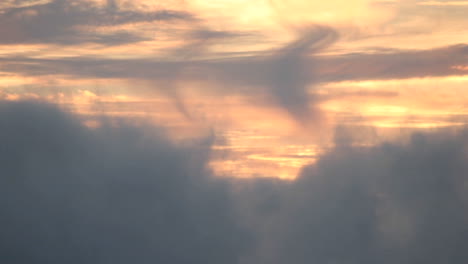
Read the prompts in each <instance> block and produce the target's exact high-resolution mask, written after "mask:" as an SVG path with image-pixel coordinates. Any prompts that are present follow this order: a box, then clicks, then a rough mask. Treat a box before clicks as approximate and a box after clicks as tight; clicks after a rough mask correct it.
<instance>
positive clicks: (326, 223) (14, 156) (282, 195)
mask: <svg viewBox="0 0 468 264" xmlns="http://www.w3.org/2000/svg"><path fill="white" fill-rule="evenodd" d="M0 107H1V111H0V126H1V127H0V128H1V130H0V131H1V132H0V142H1V146H2V148H1V149H0V160H1V163H2V167H1V168H0V172H1V173H0V175H1V177H0V182H1V185H0V186H1V187H0V188H1V192H0V197H1V199H0V201H1V202H0V208H1V211H2V218H1V219H0V224H1V226H2V231H1V234H2V235H1V236H0V244H1V245H2V246H1V247H0V253H1V254H0V255H1V259H2V261H4V262H9V263H31V262H47V263H63V262H67V263H83V262H86V263H130V262H138V263H154V262H171V263H193V262H203V263H220V262H223V263H246V264H250V263H252V264H253V263H284V262H288V263H293V264H296V263H311V262H320V263H376V262H379V263H404V264H406V263H407V264H410V263H415V262H424V263H429V264H432V263H434V264H435V263H440V262H443V261H447V262H457V263H463V262H466V261H467V260H468V254H467V253H466V250H465V248H464V245H466V243H467V242H468V241H467V237H468V236H467V235H468V234H467V232H468V231H467V229H466V226H467V224H468V213H467V210H466V208H467V206H468V196H467V195H466V193H467V190H466V188H467V182H468V179H467V177H466V175H468V166H467V165H466V164H467V162H466V160H467V153H468V152H467V146H468V134H467V133H466V131H462V132H450V131H441V132H438V133H433V134H414V135H413V136H412V137H411V138H410V139H409V140H408V141H407V142H403V143H384V144H380V145H376V146H373V147H359V146H354V145H353V142H352V141H350V140H349V138H350V137H348V135H347V134H340V133H337V140H336V144H337V146H336V147H335V148H334V149H331V150H330V151H329V152H328V153H327V154H325V155H322V156H321V157H320V159H319V160H318V161H317V163H316V164H313V165H310V166H308V167H306V168H305V169H304V170H303V171H302V173H301V174H300V175H299V177H298V178H297V179H296V180H293V181H288V182H284V181H280V180H277V179H276V180H270V179H253V180H223V179H216V178H213V177H212V176H211V173H209V172H208V171H207V170H206V169H205V162H206V157H207V153H208V152H209V146H210V144H209V141H210V140H208V141H206V140H205V141H204V142H203V141H202V142H200V143H199V144H194V145H192V146H191V147H190V146H185V147H184V146H177V145H174V143H171V142H170V141H168V140H166V139H165V136H164V134H163V132H162V131H157V130H156V131H155V130H153V129H154V128H151V129H150V128H148V127H145V126H141V125H135V124H134V125H131V124H128V123H127V124H126V123H125V122H118V121H116V120H113V121H112V122H109V121H111V120H107V121H106V119H103V120H102V121H103V123H102V126H100V127H97V128H94V129H88V128H85V127H84V126H82V125H81V124H80V123H79V121H78V120H77V119H75V117H73V116H71V115H69V114H67V113H64V112H61V111H58V110H57V109H55V108H54V107H51V106H47V105H44V104H39V103H30V102H29V103H25V102H20V103H7V102H2V103H1V105H0Z"/></svg>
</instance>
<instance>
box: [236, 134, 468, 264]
mask: <svg viewBox="0 0 468 264" xmlns="http://www.w3.org/2000/svg"><path fill="white" fill-rule="evenodd" d="M343 136H345V135H341V136H340V137H341V138H342V139H344V138H345V137H343ZM337 143H339V144H338V146H337V147H336V148H335V149H333V150H332V151H330V152H329V153H327V154H326V155H324V156H322V157H321V158H320V159H319V160H318V162H317V164H315V165H311V166H309V167H306V168H305V169H304V170H303V171H302V173H301V175H300V176H299V178H298V179H296V180H295V181H293V182H291V183H287V184H283V185H280V186H278V185H277V184H274V182H271V183H270V185H272V186H273V187H271V186H270V187H266V188H265V186H268V184H265V183H260V184H253V186H254V188H252V187H249V185H248V186H247V187H244V191H245V192H246V193H247V194H242V197H245V200H242V199H243V198H240V199H241V204H242V205H243V206H241V208H243V212H244V214H245V215H247V218H248V219H249V221H250V223H253V224H252V226H255V228H256V229H259V230H260V231H258V232H259V234H260V237H261V238H260V239H259V241H261V242H260V244H259V245H258V247H257V250H258V251H257V252H256V254H253V256H252V257H251V259H250V261H251V262H250V263H285V262H288V263H294V264H296V263H403V264H410V263H418V262H421V263H429V264H431V263H440V262H443V261H446V262H453V263H462V262H465V261H467V259H468V254H467V253H466V251H465V249H464V246H463V245H465V244H466V243H467V242H468V241H467V237H468V236H467V235H468V229H467V228H466V226H467V224H468V212H467V210H466V208H467V205H468V196H467V195H466V193H467V185H466V184H467V182H468V178H467V176H466V175H468V174H467V172H468V166H467V165H466V164H467V162H466V161H467V146H468V134H467V133H466V131H463V132H460V133H456V134H453V133H451V132H438V133H434V134H414V135H413V136H412V137H411V139H410V140H409V142H408V143H401V144H396V143H384V144H381V145H377V146H374V147H371V148H368V147H367V148H366V147H357V146H356V147H353V146H352V145H351V144H350V143H351V142H349V141H348V140H346V139H345V140H344V141H343V140H338V141H337ZM250 186H252V185H250ZM247 203H250V205H251V207H248V206H247V209H246V206H245V204H247ZM252 212H257V214H254V215H255V216H254V217H252ZM261 212H264V213H263V214H262V213H261ZM252 219H254V220H252ZM255 220H256V221H255Z"/></svg>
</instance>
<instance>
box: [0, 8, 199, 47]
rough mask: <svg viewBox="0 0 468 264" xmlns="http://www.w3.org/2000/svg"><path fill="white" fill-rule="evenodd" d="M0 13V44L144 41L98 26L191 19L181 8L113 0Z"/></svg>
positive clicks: (134, 36) (138, 35) (135, 35)
mask: <svg viewBox="0 0 468 264" xmlns="http://www.w3.org/2000/svg"><path fill="white" fill-rule="evenodd" d="M2 11H3V12H1V13H0V44H31V43H52V44H62V45H78V44H82V43H100V44H106V45H117V44H125V43H131V42H138V41H142V40H146V38H145V37H144V36H143V35H141V34H137V33H135V32H131V31H125V30H120V31H115V32H103V31H99V30H98V28H99V27H103V26H118V25H124V24H130V23H138V22H154V21H193V20H195V18H194V17H193V16H192V15H191V14H189V13H187V12H182V11H175V10H159V11H149V12H143V11H139V10H122V9H120V8H119V6H118V5H117V3H116V2H115V1H107V4H106V5H104V6H98V5H96V3H93V2H90V1H84V0H80V1H69V0H53V1H50V2H46V3H37V4H34V5H26V6H19V7H15V6H12V7H10V8H5V9H4V10H2Z"/></svg>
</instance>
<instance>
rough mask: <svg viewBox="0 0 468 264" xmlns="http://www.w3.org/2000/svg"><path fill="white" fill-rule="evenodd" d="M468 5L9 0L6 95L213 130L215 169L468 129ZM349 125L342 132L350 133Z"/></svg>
mask: <svg viewBox="0 0 468 264" xmlns="http://www.w3.org/2000/svg"><path fill="white" fill-rule="evenodd" d="M466 14H468V1H424V0H381V1H375V0H349V1H343V0H329V1H311V0H209V1H207V0H169V1H154V0H131V1H130V0H128V1H125V0H120V1H119V0H22V1H19V0H6V1H2V2H1V3H0V98H2V99H6V100H21V99H41V100H47V101H50V102H54V103H58V104H60V105H62V106H63V107H65V108H67V109H70V110H72V111H76V112H78V113H80V114H82V116H83V118H84V120H85V122H87V124H90V126H91V127H92V126H93V125H98V123H97V121H96V120H98V118H96V117H97V116H100V115H110V116H118V117H126V118H128V117H130V118H135V119H138V120H140V119H141V120H146V121H151V122H155V123H156V124H158V125H160V126H163V127H165V128H167V129H168V131H170V135H171V136H172V137H173V138H174V140H176V141H180V142H183V141H184V140H192V139H195V138H199V137H203V136H204V135H207V134H210V133H214V134H215V135H216V138H217V141H216V145H215V147H214V149H213V153H212V155H213V157H212V162H211V164H212V166H213V168H214V169H215V170H216V171H218V172H219V173H220V174H226V175H237V176H242V177H251V176H263V177H281V178H293V177H294V176H295V175H296V174H297V172H298V171H299V169H300V168H301V167H302V166H304V165H306V164H308V163H311V162H313V161H314V160H315V158H316V157H317V155H320V153H321V152H322V151H324V150H325V149H327V148H328V147H330V146H331V145H332V144H334V143H336V138H337V137H339V136H340V135H341V133H342V131H344V130H345V131H347V132H345V133H347V134H349V136H351V137H355V138H356V139H355V142H356V144H373V143H375V142H376V141H382V140H395V138H398V135H403V136H404V135H407V132H405V131H407V130H415V129H432V128H435V127H459V126H463V125H466V122H467V121H466V116H467V114H468V109H467V107H466V105H467V103H468V93H467V92H466V91H465V90H466V87H467V84H468V45H467V44H466V43H468V16H466ZM343 129H344V130H343Z"/></svg>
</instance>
